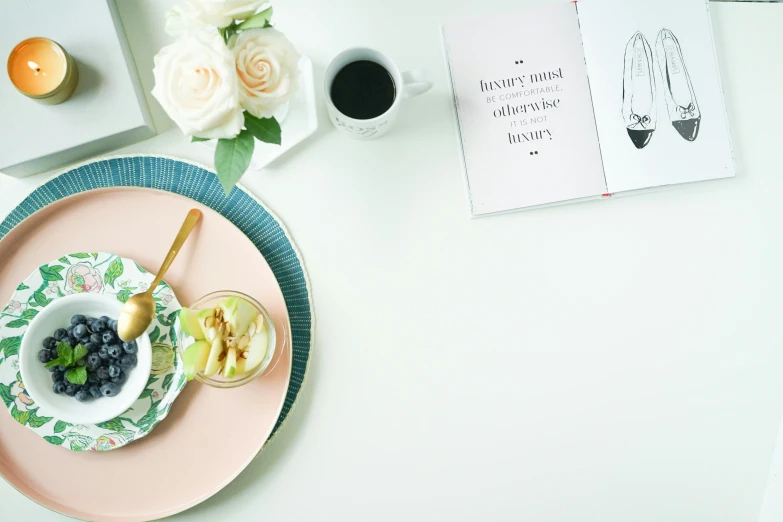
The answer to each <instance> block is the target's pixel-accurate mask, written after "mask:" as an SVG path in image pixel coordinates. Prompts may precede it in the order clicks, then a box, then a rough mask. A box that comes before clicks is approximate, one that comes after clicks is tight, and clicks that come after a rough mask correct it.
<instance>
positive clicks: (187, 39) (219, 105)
mask: <svg viewBox="0 0 783 522" xmlns="http://www.w3.org/2000/svg"><path fill="white" fill-rule="evenodd" d="M152 73H153V75H154V77H155V87H154V88H153V89H152V95H153V96H155V98H156V99H157V100H158V101H159V102H160V104H161V105H162V106H163V109H165V111H166V113H167V114H168V115H169V116H170V117H171V119H172V120H174V122H175V123H176V124H177V125H178V126H179V128H180V129H181V130H182V132H183V133H184V134H186V135H188V136H198V137H200V138H233V137H235V136H236V135H237V134H239V132H240V131H241V130H242V125H243V124H244V117H243V115H242V108H241V107H240V104H239V86H238V82H237V74H236V68H235V66H234V56H233V55H232V54H231V51H229V50H228V48H227V47H226V46H225V44H224V43H223V40H222V38H220V36H219V35H218V34H217V33H208V32H201V33H193V34H189V35H186V36H184V37H183V38H181V39H180V40H178V41H176V42H175V43H173V44H171V45H167V46H166V47H164V48H163V49H161V50H160V52H159V53H158V54H157V55H156V56H155V68H154V69H153V71H152Z"/></svg>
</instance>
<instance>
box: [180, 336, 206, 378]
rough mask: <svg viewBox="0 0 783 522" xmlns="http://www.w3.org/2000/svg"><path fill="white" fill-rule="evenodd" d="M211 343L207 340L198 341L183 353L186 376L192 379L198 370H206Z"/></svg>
mask: <svg viewBox="0 0 783 522" xmlns="http://www.w3.org/2000/svg"><path fill="white" fill-rule="evenodd" d="M209 349H210V344H209V343H208V342H207V341H196V342H195V343H193V344H191V345H190V346H188V347H187V348H185V352H184V353H183V354H182V362H183V363H184V369H185V377H187V379H188V380H189V381H192V380H193V378H194V377H195V376H196V374H197V373H198V372H202V371H204V368H206V367H207V360H208V358H209Z"/></svg>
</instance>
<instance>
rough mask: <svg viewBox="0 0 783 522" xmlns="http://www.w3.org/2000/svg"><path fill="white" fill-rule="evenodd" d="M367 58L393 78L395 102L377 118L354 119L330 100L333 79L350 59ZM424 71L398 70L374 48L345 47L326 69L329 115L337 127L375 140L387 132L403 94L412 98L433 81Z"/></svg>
mask: <svg viewBox="0 0 783 522" xmlns="http://www.w3.org/2000/svg"><path fill="white" fill-rule="evenodd" d="M360 60H368V61H371V62H375V63H377V64H378V65H380V66H381V67H383V68H384V69H386V70H387V71H388V72H389V74H390V75H391V77H392V79H393V80H394V90H395V93H394V102H393V103H392V105H391V107H389V109H388V110H387V111H386V112H384V113H383V114H381V115H380V116H378V117H376V118H372V119H369V120H357V119H355V118H351V117H350V116H346V115H345V114H343V113H342V112H340V111H339V110H338V109H337V107H335V106H334V103H333V102H332V96H331V93H332V83H333V82H334V77H335V76H337V73H338V72H340V70H342V68H343V67H345V66H346V65H348V64H349V63H353V62H358V61H360ZM427 76H428V75H427V73H426V71H406V72H404V73H402V72H400V70H399V69H398V68H397V65H396V64H395V63H394V61H392V59H391V58H389V57H388V56H386V55H385V54H383V53H381V52H378V51H376V50H374V49H367V48H363V47H357V48H353V49H347V50H345V51H343V52H341V53H340V54H338V55H337V57H335V59H334V60H332V63H330V64H329V67H328V68H327V69H326V82H325V88H326V107H327V109H328V111H329V118H330V119H331V120H332V123H333V124H334V126H335V127H337V128H338V129H339V130H340V131H342V132H344V133H345V134H347V135H348V136H350V137H351V138H354V139H357V140H374V139H376V138H380V137H381V136H383V135H384V134H386V133H387V132H388V131H389V129H390V128H391V126H392V124H393V123H394V121H395V120H396V119H397V114H398V113H399V112H400V104H401V103H402V99H403V98H412V97H414V96H418V95H419V94H423V93H425V92H427V91H429V90H430V89H431V88H432V83H431V82H429V81H427V79H426V78H427Z"/></svg>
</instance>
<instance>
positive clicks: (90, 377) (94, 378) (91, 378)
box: [87, 370, 101, 384]
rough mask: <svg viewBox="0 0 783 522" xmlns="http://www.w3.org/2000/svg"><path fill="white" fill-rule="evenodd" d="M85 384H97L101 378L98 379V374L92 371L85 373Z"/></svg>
mask: <svg viewBox="0 0 783 522" xmlns="http://www.w3.org/2000/svg"><path fill="white" fill-rule="evenodd" d="M87 382H88V383H90V384H99V383H100V382H101V378H100V377H98V374H97V373H96V372H94V371H92V372H91V371H89V370H88V371H87Z"/></svg>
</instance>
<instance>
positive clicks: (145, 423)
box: [138, 400, 160, 428]
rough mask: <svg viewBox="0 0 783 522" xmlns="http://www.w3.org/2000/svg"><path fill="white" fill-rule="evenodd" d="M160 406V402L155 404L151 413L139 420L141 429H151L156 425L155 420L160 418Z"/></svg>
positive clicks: (150, 410) (151, 406)
mask: <svg viewBox="0 0 783 522" xmlns="http://www.w3.org/2000/svg"><path fill="white" fill-rule="evenodd" d="M158 405H160V400H157V401H155V402H153V403H152V404H151V405H150V409H149V411H147V413H145V414H144V416H143V417H142V418H141V419H139V422H138V426H139V427H140V428H149V427H151V426H152V425H153V424H154V423H155V420H156V419H157V418H158Z"/></svg>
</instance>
